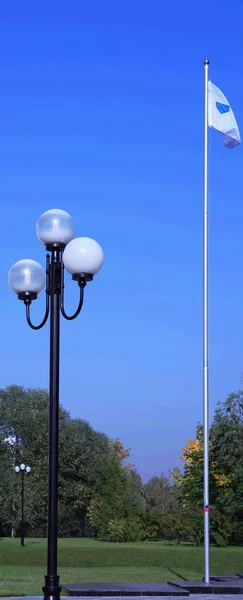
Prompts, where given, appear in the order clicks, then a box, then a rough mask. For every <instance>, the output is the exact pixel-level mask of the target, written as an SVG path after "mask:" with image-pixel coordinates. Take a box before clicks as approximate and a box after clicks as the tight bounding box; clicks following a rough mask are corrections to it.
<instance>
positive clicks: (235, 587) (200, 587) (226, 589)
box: [168, 578, 243, 595]
mask: <svg viewBox="0 0 243 600" xmlns="http://www.w3.org/2000/svg"><path fill="white" fill-rule="evenodd" d="M168 583H169V584H170V585H175V586H177V587H178V588H179V589H180V588H181V587H182V588H183V589H186V590H188V592H189V593H190V594H207V595H208V594H210V595H211V594H220V595H222V594H232V595H234V594H243V579H240V578H229V579H228V580H226V578H225V580H223V581H222V580H219V579H217V581H216V580H213V579H211V581H210V583H204V581H183V582H182V581H180V580H175V581H168Z"/></svg>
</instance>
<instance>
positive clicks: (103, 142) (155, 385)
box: [0, 0, 243, 479]
mask: <svg viewBox="0 0 243 600" xmlns="http://www.w3.org/2000/svg"><path fill="white" fill-rule="evenodd" d="M242 20H243V7H242V3H241V2H240V1H236V0H235V1H234V2H233V4H232V6H230V4H229V2H227V3H226V2H225V3H224V2H217V1H216V2H214V3H212V2H204V3H200V4H199V5H198V6H196V5H195V2H187V1H185V2H183V3H181V2H179V1H176V2H170V3H164V2H162V1H161V0H151V1H150V2H147V1H146V2H145V0H139V1H138V0H116V1H114V0H102V1H101V0H97V1H96V2H95V1H94V0H89V2H80V0H65V1H64V0H59V1H57V0H48V1H47V0H34V1H33V0H22V1H21V2H20V1H19V0H12V1H11V2H5V3H2V6H1V24H0V30H1V31H0V51H1V60H0V81H1V92H0V122H1V128H0V132H1V133H0V135H1V143H0V193H1V196H0V197H1V213H0V214H1V263H0V277H1V350H0V360H1V386H5V385H8V384H11V383H16V384H21V385H24V386H27V387H28V386H41V387H47V385H48V328H45V329H44V330H42V331H41V332H33V331H31V330H30V329H29V328H28V327H27V325H26V324H25V320H24V308H23V306H22V305H21V303H20V302H18V301H17V299H16V298H15V297H14V295H13V293H12V292H11V291H10V289H9V288H8V284H7V273H8V269H9V267H10V266H11V264H12V263H13V262H15V261H16V260H18V259H21V258H27V257H28V258H34V259H36V260H38V261H40V262H41V263H42V264H44V260H45V252H44V248H43V247H42V246H41V244H40V243H39V241H38V240H37V238H36V235H35V223H36V220H37V218H38V217H39V215H40V214H41V213H42V212H44V211H45V210H47V209H49V208H55V207H59V208H63V209H66V210H68V211H69V212H70V213H71V214H72V215H73V217H74V219H75V222H76V231H77V234H78V235H88V236H91V237H94V238H96V239H97V240H98V241H99V242H100V243H101V245H102V246H103V248H104V251H105V265H104V268H103V270H102V271H101V272H100V274H99V275H98V276H97V278H96V279H95V281H94V282H93V283H92V284H89V286H88V287H87V293H86V301H85V305H84V309H83V313H82V315H81V317H79V319H78V320H77V321H75V322H74V323H66V322H63V323H62V352H61V354H62V357H61V358H62V369H61V401H62V403H63V404H64V406H65V407H66V408H67V409H69V410H70V412H71V415H72V416H73V417H81V418H85V419H87V420H88V421H89V422H90V423H91V425H92V426H93V427H95V428H96V429H99V430H102V431H105V432H106V433H107V434H108V435H109V436H112V437H119V438H120V439H121V440H122V442H123V443H124V444H125V445H126V446H127V447H131V448H132V459H133V462H135V464H136V466H137V468H138V470H139V471H140V472H141V474H142V476H143V477H144V479H147V478H148V477H149V476H151V475H153V474H160V473H161V471H165V472H166V473H168V471H169V469H170V468H173V466H175V465H176V464H178V462H179V455H180V450H181V447H182V446H183V445H184V444H185V443H186V441H187V439H188V437H189V436H194V434H195V426H196V423H197V421H198V420H201V418H202V366H201V362H202V191H203V190H202V182H203V101H204V79H203V78H204V73H203V60H204V58H206V57H209V58H210V59H211V78H212V80H213V82H214V83H215V84H216V85H218V86H219V87H220V88H221V89H222V90H223V92H224V93H225V95H226V96H227V97H228V99H229V101H230V102H231V105H232V106H233V109H234V112H235V115H236V118H237V120H238V123H239V126H240V128H241V132H242V135H243V109H242V107H243V82H242V62H243V47H242ZM222 142H223V140H222V138H221V136H220V134H217V133H216V132H214V133H213V134H212V144H211V146H212V148H211V154H212V161H211V163H212V165H211V194H210V369H211V408H212V410H213V409H214V407H215V405H216V402H217V401H218V400H219V399H224V397H225V395H226V394H227V392H228V391H229V390H232V389H236V388H238V387H239V386H240V384H241V372H242V371H243V185H242V160H243V153H242V152H243V149H242V148H241V147H239V148H237V149H235V150H234V151H232V152H231V151H229V150H226V149H225V148H224V147H223V145H222ZM77 295H78V290H77V289H76V287H75V285H74V284H73V282H71V281H70V282H69V283H68V285H67V306H68V307H70V309H71V307H74V306H75V302H76V298H77ZM43 310H44V296H43V295H42V297H41V298H40V299H39V302H38V303H36V304H35V305H34V306H33V314H34V315H35V316H36V319H37V318H40V316H41V314H42V311H43Z"/></svg>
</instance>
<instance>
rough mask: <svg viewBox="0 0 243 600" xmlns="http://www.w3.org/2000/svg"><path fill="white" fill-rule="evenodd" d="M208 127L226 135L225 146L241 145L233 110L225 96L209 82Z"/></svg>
mask: <svg viewBox="0 0 243 600" xmlns="http://www.w3.org/2000/svg"><path fill="white" fill-rule="evenodd" d="M208 125H209V127H214V129H217V130H218V131H220V132H221V133H223V134H224V145H225V146H226V147H227V148H234V147H235V146H238V145H239V144H240V143H241V139H240V132H239V128H238V125H237V123H236V119H235V115H234V113H233V110H232V108H231V106H230V104H229V102H228V100H227V98H225V96H224V94H223V93H222V92H221V91H220V90H219V88H217V87H216V85H214V84H213V83H212V82H211V81H209V82H208Z"/></svg>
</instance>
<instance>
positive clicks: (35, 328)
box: [26, 254, 50, 331]
mask: <svg viewBox="0 0 243 600" xmlns="http://www.w3.org/2000/svg"><path fill="white" fill-rule="evenodd" d="M49 288H50V255H49V254H47V255H46V312H45V316H44V319H43V321H41V323H40V325H33V323H32V321H31V318H30V303H29V302H28V303H26V320H27V323H28V325H29V326H30V327H31V329H34V330H35V331H37V330H38V329H41V328H42V327H44V325H45V324H46V322H47V319H48V317H49V294H50V289H49Z"/></svg>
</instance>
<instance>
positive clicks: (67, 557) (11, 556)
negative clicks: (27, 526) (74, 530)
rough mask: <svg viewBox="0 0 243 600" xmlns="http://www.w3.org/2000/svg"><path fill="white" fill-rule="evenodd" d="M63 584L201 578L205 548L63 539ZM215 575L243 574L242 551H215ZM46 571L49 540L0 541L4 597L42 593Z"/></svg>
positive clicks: (0, 592) (0, 586)
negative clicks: (22, 545)
mask: <svg viewBox="0 0 243 600" xmlns="http://www.w3.org/2000/svg"><path fill="white" fill-rule="evenodd" d="M58 554H59V556H58V565H59V569H58V572H59V575H60V578H61V583H75V582H77V583H79V582H81V581H84V582H102V581H103V582H125V583H129V582H144V583H145V582H161V581H168V580H169V579H178V578H182V579H184V578H185V579H200V578H201V577H202V573H203V548H195V547H193V546H188V545H187V546H186V545H185V546H175V545H173V544H169V543H163V542H136V543H129V544H110V543H105V542H99V541H95V540H80V539H62V540H59V553H58ZM211 570H212V574H220V573H237V572H238V573H241V572H243V548H240V547H228V548H212V549H211ZM45 572H46V542H45V541H44V540H40V539H36V540H35V539H29V540H26V542H25V547H24V548H21V546H20V540H19V539H14V540H10V539H6V538H5V539H1V540H0V596H11V595H13V596H14V595H22V594H23V595H24V594H40V595H42V590H41V588H42V585H43V576H44V575H45Z"/></svg>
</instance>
